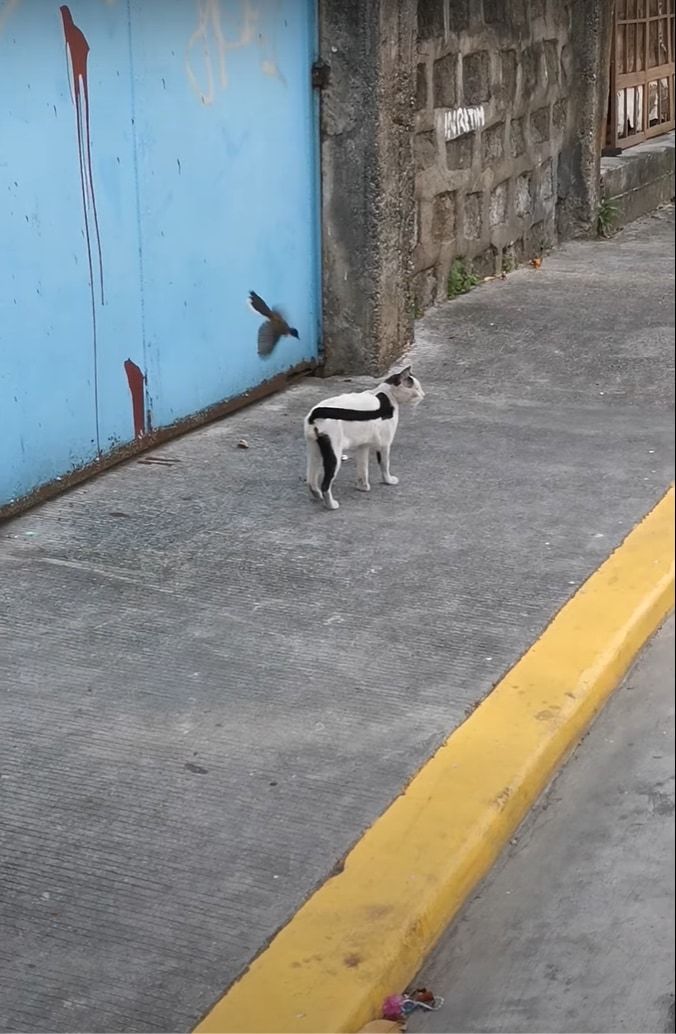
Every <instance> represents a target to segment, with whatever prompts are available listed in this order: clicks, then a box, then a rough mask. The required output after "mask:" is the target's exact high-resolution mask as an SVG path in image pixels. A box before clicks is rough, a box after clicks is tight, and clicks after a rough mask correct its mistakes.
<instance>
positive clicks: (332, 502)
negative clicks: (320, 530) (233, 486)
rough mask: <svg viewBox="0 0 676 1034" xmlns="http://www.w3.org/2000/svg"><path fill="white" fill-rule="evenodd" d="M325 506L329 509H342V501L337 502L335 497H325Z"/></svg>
mask: <svg viewBox="0 0 676 1034" xmlns="http://www.w3.org/2000/svg"><path fill="white" fill-rule="evenodd" d="M324 506H325V507H326V509H327V510H340V503H338V502H336V500H335V499H325V500H324Z"/></svg>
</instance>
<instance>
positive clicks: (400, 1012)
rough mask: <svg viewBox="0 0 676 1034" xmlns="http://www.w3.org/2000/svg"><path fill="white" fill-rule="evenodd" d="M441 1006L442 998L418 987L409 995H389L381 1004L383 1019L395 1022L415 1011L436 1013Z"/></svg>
mask: <svg viewBox="0 0 676 1034" xmlns="http://www.w3.org/2000/svg"><path fill="white" fill-rule="evenodd" d="M443 1004H444V1000H443V998H440V997H438V996H436V995H433V994H432V992H431V991H428V989H427V988H426V987H419V988H417V989H416V990H415V991H412V992H411V993H410V994H400V995H389V996H388V997H387V998H386V999H385V1001H384V1002H383V1010H382V1012H383V1019H384V1020H394V1021H395V1022H397V1021H401V1020H405V1019H406V1017H407V1016H410V1014H411V1013H412V1012H415V1010H416V1009H424V1010H425V1012H436V1010H437V1009H440V1008H441V1007H442V1005H443Z"/></svg>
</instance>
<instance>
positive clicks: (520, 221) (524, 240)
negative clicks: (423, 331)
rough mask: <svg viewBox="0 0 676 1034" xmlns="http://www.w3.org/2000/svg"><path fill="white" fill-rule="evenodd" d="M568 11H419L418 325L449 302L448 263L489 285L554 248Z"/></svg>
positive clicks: (568, 59) (565, 142)
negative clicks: (458, 263) (431, 309)
mask: <svg viewBox="0 0 676 1034" xmlns="http://www.w3.org/2000/svg"><path fill="white" fill-rule="evenodd" d="M573 8H574V0H418V11H417V14H418V40H417V67H416V77H415V94H416V100H415V107H416V113H415V135H414V139H413V151H414V157H415V203H416V212H415V216H416V219H415V248H414V256H413V263H414V268H413V273H414V280H413V291H414V298H415V307H416V311H417V312H418V313H420V312H422V311H423V310H424V309H425V308H427V307H428V306H429V305H430V304H432V303H433V302H435V301H440V300H442V299H444V298H446V297H447V296H448V277H449V272H450V270H451V267H452V265H453V263H454V261H455V260H456V259H462V260H463V262H464V264H466V266H467V267H471V268H472V269H473V271H474V272H475V274H476V275H478V276H488V275H494V274H497V273H500V272H501V271H502V270H503V269H504V270H507V269H510V268H512V267H513V266H515V265H518V264H520V263H521V262H524V261H526V260H528V259H530V258H533V257H535V256H539V255H541V254H542V253H543V251H545V250H546V249H547V248H549V247H551V246H552V245H553V244H554V243H555V240H556V233H557V231H556V214H557V201H558V195H559V189H558V171H559V166H560V162H561V164H562V166H564V167H565V165H566V162H565V160H563V161H562V158H563V159H565V155H564V154H563V152H564V151H565V149H566V148H567V147H569V146H570V144H569V140H570V131H569V130H570V124H571V120H572V119H574V112H573V111H572V110H571V108H572V106H573V103H574V92H575V91H574V79H575V67H574V60H573V54H572V48H571V37H572V22H573Z"/></svg>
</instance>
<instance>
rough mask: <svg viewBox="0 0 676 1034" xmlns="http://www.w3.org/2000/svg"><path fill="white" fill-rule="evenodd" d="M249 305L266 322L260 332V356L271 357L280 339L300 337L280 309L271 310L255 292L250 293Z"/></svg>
mask: <svg viewBox="0 0 676 1034" xmlns="http://www.w3.org/2000/svg"><path fill="white" fill-rule="evenodd" d="M249 305H250V306H251V308H252V309H253V311H254V312H257V313H258V314H259V316H262V317H263V318H264V320H265V323H263V324H262V326H261V328H260V330H259V331H258V354H259V355H270V353H271V352H272V350H273V348H274V347H275V345H276V344H277V342H278V341H279V339H280V337H295V338H297V337H298V336H299V335H298V331H297V330H296V328H295V327H290V326H289V324H288V323H287V322H286V320H285V318H284V316H283V315H282V313H281V312H280V311H279V310H278V309H271V308H270V306H269V305H267V304H266V302H264V301H263V299H262V298H261V296H260V295H259V294H256V292H255V291H249Z"/></svg>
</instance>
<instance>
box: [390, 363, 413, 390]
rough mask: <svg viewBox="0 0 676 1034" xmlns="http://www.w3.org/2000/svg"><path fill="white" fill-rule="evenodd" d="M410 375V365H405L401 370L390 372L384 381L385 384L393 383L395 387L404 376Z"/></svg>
mask: <svg viewBox="0 0 676 1034" xmlns="http://www.w3.org/2000/svg"><path fill="white" fill-rule="evenodd" d="M410 376H411V367H410V366H405V367H404V369H403V370H399V372H398V373H393V374H391V375H390V376H389V377H388V378H387V380H386V381H385V384H393V385H394V386H395V387H397V385H399V384H401V382H402V381H403V380H404V378H405V377H410Z"/></svg>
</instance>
